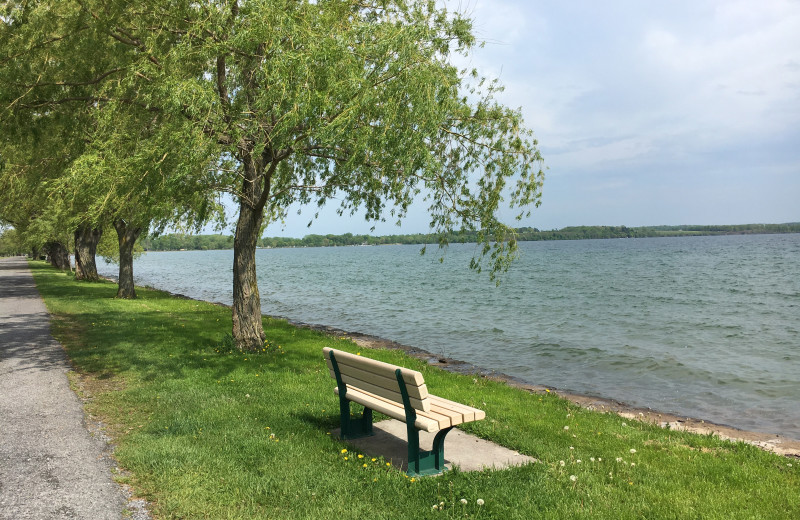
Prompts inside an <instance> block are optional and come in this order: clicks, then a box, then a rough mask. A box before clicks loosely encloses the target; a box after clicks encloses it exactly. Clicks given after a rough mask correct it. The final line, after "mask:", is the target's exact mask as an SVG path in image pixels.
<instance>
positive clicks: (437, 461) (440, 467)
mask: <svg viewBox="0 0 800 520" xmlns="http://www.w3.org/2000/svg"><path fill="white" fill-rule="evenodd" d="M452 429H453V427H452V426H451V427H450V428H445V429H443V430H439V432H438V433H437V434H436V437H434V438H433V449H432V450H431V451H426V450H420V449H419V430H417V429H416V428H415V427H414V425H413V423H412V424H411V425H409V424H406V431H407V432H408V471H406V473H407V474H408V475H410V476H412V477H415V476H425V475H438V474H439V473H441V472H443V471H444V470H445V467H444V438H445V437H446V436H447V434H448V433H450V430H452Z"/></svg>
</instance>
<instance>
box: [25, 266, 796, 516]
mask: <svg viewBox="0 0 800 520" xmlns="http://www.w3.org/2000/svg"><path fill="white" fill-rule="evenodd" d="M31 266H32V269H33V272H34V276H35V278H36V282H37V285H38V287H39V290H40V292H41V293H42V296H43V297H44V299H45V302H46V304H47V307H48V309H49V310H50V312H51V313H53V315H54V321H53V332H54V334H55V335H56V337H57V338H58V339H59V340H60V341H61V342H62V343H63V344H64V345H65V347H66V348H67V351H68V353H69V356H70V359H71V360H72V362H73V364H74V366H75V371H76V373H77V374H76V375H74V376H73V381H74V385H75V387H76V388H77V389H78V391H79V392H81V393H82V394H83V395H84V396H85V397H87V398H89V404H88V409H89V411H90V413H92V414H93V415H95V416H97V417H98V418H101V419H102V421H103V422H104V423H105V425H106V426H107V428H108V431H109V433H110V435H111V436H112V437H113V438H114V440H115V443H116V444H117V449H116V458H117V460H118V461H119V463H120V465H121V466H122V467H123V468H125V469H126V470H127V473H126V474H125V475H124V476H121V477H120V478H121V479H123V480H125V481H127V482H129V483H130V484H131V485H133V486H134V488H135V490H136V492H137V493H138V494H139V495H141V496H143V497H145V498H147V499H148V500H150V501H151V502H152V503H153V504H154V512H155V513H156V516H157V517H158V518H226V519H227V518H231V519H232V518H242V519H252V518H276V519H289V518H297V519H308V518H320V519H323V518H324V519H331V518H339V519H343V520H344V519H351V518H353V519H356V518H358V519H372V518H453V517H463V515H464V513H468V514H469V515H470V518H474V517H475V516H477V515H479V517H480V518H503V519H511V518H526V519H527V518H548V519H559V518H563V519H568V518H569V519H572V518H613V519H619V518H720V519H723V518H724V519H730V518H763V519H780V518H787V519H789V518H798V517H800V467H799V466H800V464H798V463H797V461H793V460H789V459H785V458H782V457H779V456H776V455H773V454H770V453H766V452H763V451H761V450H759V449H757V448H754V447H752V446H749V445H746V444H733V443H729V442H723V441H719V440H717V439H715V438H712V437H705V436H697V435H692V434H687V433H679V432H670V431H668V430H662V429H660V428H657V427H655V426H651V425H646V424H643V423H638V422H633V421H630V420H625V419H622V418H620V417H618V416H616V415H611V414H601V413H596V412H590V411H587V410H583V409H581V408H579V407H577V406H575V405H572V404H570V403H568V402H566V401H564V400H562V399H560V398H558V397H555V396H553V395H532V394H528V393H526V392H524V391H521V390H517V389H513V388H509V387H508V386H506V385H504V384H502V383H497V382H492V381H488V380H485V379H482V378H473V377H468V376H460V375H456V374H451V373H448V372H444V371H441V370H438V369H434V368H429V367H427V366H424V364H422V363H420V362H419V361H417V360H414V359H411V358H409V357H407V356H405V355H404V354H403V353H401V352H398V351H377V350H376V351H369V352H368V353H367V352H364V351H363V349H359V348H357V347H356V345H354V344H353V343H351V342H349V341H347V340H338V339H333V338H330V337H326V336H324V335H322V334H319V333H317V332H313V331H310V330H305V329H297V328H294V327H292V326H290V325H288V324H287V323H285V322H283V321H278V320H271V319H265V320H264V326H265V328H266V331H267V334H268V336H269V344H268V345H267V346H266V347H265V350H264V351H263V352H261V353H259V354H256V355H252V354H241V353H238V352H236V351H234V350H231V349H230V348H229V347H227V346H226V342H225V341H224V337H225V334H226V333H227V332H228V331H229V330H230V328H231V321H230V311H229V310H228V309H226V308H223V307H219V306H214V305H211V304H206V303H202V302H197V301H193V300H186V299H179V298H174V297H171V296H169V295H168V294H166V293H163V292H159V291H153V290H147V289H137V293H138V294H139V299H138V300H134V301H124V300H116V299H114V294H115V292H116V286H115V285H113V284H108V283H97V284H86V283H77V282H75V281H74V280H73V278H72V277H71V276H70V275H67V274H63V273H60V272H56V271H54V270H52V269H50V268H49V267H48V266H46V265H45V264H43V263H38V262H34V263H32V264H31ZM342 305H346V302H342ZM325 346H332V347H336V348H340V349H345V350H349V351H361V352H362V354H366V355H369V356H370V357H373V358H376V359H381V360H384V361H388V362H391V363H396V364H401V365H404V366H408V367H412V368H415V369H417V370H420V371H422V372H423V373H424V375H425V379H426V381H427V382H428V385H429V387H430V388H431V389H432V390H433V391H434V392H435V393H436V394H437V395H441V396H443V397H446V398H450V399H453V400H457V401H461V402H464V403H469V404H473V405H475V406H478V407H480V408H482V409H484V410H486V414H487V419H486V420H484V421H480V422H477V423H472V424H469V425H467V426H465V427H464V430H467V431H469V432H471V433H474V434H477V435H479V436H481V437H484V438H487V439H491V440H493V441H495V442H497V443H499V444H502V445H504V446H507V447H509V448H512V449H515V450H518V451H520V452H522V453H525V454H528V455H531V456H533V457H536V458H537V459H539V460H540V461H541V463H537V464H531V465H528V466H524V467H518V468H512V469H507V470H502V471H488V470H487V471H484V472H477V473H462V472H459V471H457V470H456V471H452V472H448V473H446V474H444V475H442V476H440V477H436V478H423V479H420V480H417V479H414V480H413V481H412V480H411V479H409V478H406V477H405V475H404V474H403V473H401V472H399V471H397V470H395V469H393V468H392V467H391V466H387V464H386V461H383V460H372V459H371V458H369V457H365V458H359V453H357V452H355V453H354V452H351V451H348V452H347V453H342V450H345V449H348V448H347V446H346V445H345V444H342V443H340V442H338V441H337V440H336V439H334V438H332V437H331V436H330V435H328V433H327V432H328V431H329V430H331V429H333V428H335V427H336V426H337V425H338V403H337V400H336V398H335V396H334V394H333V387H334V383H333V381H332V380H331V378H330V376H329V375H328V372H327V369H326V367H325V363H324V360H323V358H322V348H323V347H325ZM461 498H464V499H466V500H467V501H468V504H467V505H466V506H462V505H461V503H460V502H459V500H460V499H461ZM477 499H482V500H483V503H484V505H483V506H482V507H479V506H478V505H477V504H476V501H477ZM440 502H445V506H446V507H445V508H444V510H433V509H432V506H433V505H434V504H438V503H440Z"/></svg>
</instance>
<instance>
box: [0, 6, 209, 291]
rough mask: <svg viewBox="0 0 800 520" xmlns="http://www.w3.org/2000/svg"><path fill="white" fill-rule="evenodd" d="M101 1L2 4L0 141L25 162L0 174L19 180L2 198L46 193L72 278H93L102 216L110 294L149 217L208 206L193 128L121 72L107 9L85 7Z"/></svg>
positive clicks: (120, 52)
mask: <svg viewBox="0 0 800 520" xmlns="http://www.w3.org/2000/svg"><path fill="white" fill-rule="evenodd" d="M103 3H104V2H95V3H94V4H92V5H90V3H84V2H80V1H71V0H64V1H47V0H43V1H40V2H8V3H6V4H5V5H4V9H5V10H4V11H2V12H0V15H1V16H0V22H1V23H0V48H2V52H0V113H2V115H3V117H2V119H0V138H2V140H1V141H0V151H2V150H3V149H6V148H8V149H11V150H25V151H26V152H28V153H29V162H28V163H27V164H24V163H21V164H17V165H16V168H14V169H8V172H9V174H8V175H4V177H3V179H0V180H3V181H4V183H5V181H8V183H9V184H13V185H14V186H17V187H23V188H28V189H27V191H26V190H25V189H15V190H10V191H9V192H8V193H11V194H12V196H11V197H10V198H9V199H10V200H13V197H16V198H17V199H23V200H24V199H30V195H29V193H31V192H33V191H35V193H37V194H38V195H41V197H40V198H43V199H44V200H46V201H47V204H39V207H38V208H37V212H38V213H40V214H45V215H46V216H47V220H48V221H56V222H59V224H60V227H61V228H64V229H68V230H69V234H70V235H71V238H72V239H74V243H75V248H76V255H75V256H76V275H77V276H78V277H79V278H85V279H97V278H98V276H97V271H96V266H95V261H94V256H95V253H96V248H97V244H98V242H99V240H100V238H101V236H102V229H103V226H107V227H112V226H113V229H114V230H116V232H117V237H118V245H119V290H118V292H117V297H120V298H135V296H136V294H135V289H134V284H133V247H134V243H135V242H136V240H137V239H138V237H139V236H140V235H141V234H142V233H144V232H146V231H147V230H148V229H149V228H150V227H151V226H155V227H156V228H158V227H163V226H164V225H166V224H168V223H175V222H181V223H182V224H187V223H188V224H189V225H191V224H197V223H198V222H201V221H203V220H204V219H205V218H206V217H207V216H208V215H209V214H210V212H211V210H213V209H214V207H215V204H214V201H213V193H214V192H213V190H212V189H209V188H208V184H209V178H208V175H207V174H208V171H209V170H208V161H209V158H211V157H213V155H212V154H211V153H209V151H208V150H206V148H205V142H206V141H207V140H205V139H204V141H203V142H200V143H198V142H197V140H196V139H192V137H191V136H192V134H193V133H194V132H196V131H197V128H196V127H192V128H189V129H188V130H186V131H183V130H182V129H180V128H175V125H176V124H178V125H180V124H183V125H184V126H185V125H186V124H187V121H186V120H185V119H184V118H174V117H173V118H171V117H170V115H169V114H168V113H166V112H164V111H163V110H160V109H158V108H152V107H148V106H146V105H145V104H144V103H143V102H140V101H138V100H137V97H138V96H139V92H138V91H137V87H138V85H137V84H136V81H130V80H129V78H127V77H126V75H125V74H126V73H128V72H131V71H133V70H134V67H133V66H134V65H135V63H136V52H134V53H133V55H132V56H129V55H128V54H127V53H126V51H129V50H130V47H129V46H128V45H127V44H124V43H120V42H119V41H117V40H116V39H115V38H112V37H110V35H109V26H108V25H107V23H106V22H107V20H103V19H101V18H99V17H96V16H95V14H94V12H93V11H92V10H91V8H92V7H102V4H103ZM131 73H132V72H131ZM133 77H135V76H133ZM165 136H166V140H167V142H165ZM175 136H179V138H180V140H181V145H182V146H183V147H184V148H186V149H187V150H190V151H188V152H184V153H182V154H181V155H180V157H178V155H177V154H174V153H172V154H171V153H170V152H171V151H172V149H173V147H174V143H173V142H172V141H173V140H174V139H175ZM198 158H199V159H198ZM196 159H197V160H196ZM18 162H19V161H18ZM42 165H45V166H46V167H45V168H43V167H42ZM199 180H201V181H202V183H203V185H202V186H201V187H198V186H197V183H198V182H200V181H199ZM0 202H2V197H0ZM32 216H35V215H32ZM40 221H43V219H41V218H39V219H38V220H37V221H36V222H40Z"/></svg>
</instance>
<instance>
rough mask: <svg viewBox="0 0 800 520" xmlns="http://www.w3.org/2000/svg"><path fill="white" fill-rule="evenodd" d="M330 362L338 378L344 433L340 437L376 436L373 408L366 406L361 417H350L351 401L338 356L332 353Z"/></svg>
mask: <svg viewBox="0 0 800 520" xmlns="http://www.w3.org/2000/svg"><path fill="white" fill-rule="evenodd" d="M330 360H331V365H332V366H333V373H334V375H335V376H336V385H337V387H338V388H339V416H340V422H341V425H342V431H341V432H340V434H339V437H340V438H341V439H343V440H344V439H358V438H360V437H369V436H371V435H375V433H374V432H373V431H372V409H371V408H367V407H366V406H365V407H364V412H363V413H362V414H361V417H358V418H353V417H350V401H349V400H348V399H347V385H345V384H344V381H342V375H341V372H339V363H337V362H336V356H334V355H333V352H331V355H330Z"/></svg>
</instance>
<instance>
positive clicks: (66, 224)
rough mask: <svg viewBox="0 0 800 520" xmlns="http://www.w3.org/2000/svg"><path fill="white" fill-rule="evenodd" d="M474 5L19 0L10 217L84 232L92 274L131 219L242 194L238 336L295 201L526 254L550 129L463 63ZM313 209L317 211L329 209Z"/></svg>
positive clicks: (0, 105) (6, 182)
mask: <svg viewBox="0 0 800 520" xmlns="http://www.w3.org/2000/svg"><path fill="white" fill-rule="evenodd" d="M475 43H476V40H475V37H474V35H473V30H472V22H471V20H469V19H468V18H467V17H465V16H464V15H462V14H460V13H457V12H449V11H447V10H446V8H445V7H443V6H442V4H439V3H435V2H429V1H427V0H425V1H423V0H337V1H333V0H325V1H312V0H247V1H245V0H211V1H201V2H198V1H194V0H175V1H170V2H163V1H159V0H142V1H139V2H116V1H109V0H38V1H35V2H34V1H29V0H10V1H8V2H4V3H3V7H2V11H0V221H2V223H6V224H10V225H13V227H14V229H15V230H16V232H17V233H19V236H20V237H23V239H24V240H25V241H26V243H27V244H28V245H29V247H30V248H31V249H38V248H42V247H44V246H45V245H47V244H53V243H55V244H60V246H61V247H62V248H63V249H67V248H68V246H74V249H75V251H76V255H75V256H76V264H77V268H76V271H77V273H76V274H77V275H78V278H80V279H93V278H95V277H96V269H95V268H94V264H93V258H94V253H95V248H96V246H97V244H98V241H99V240H100V239H101V237H102V236H103V234H104V233H107V232H108V230H109V229H113V231H114V232H116V236H117V240H116V242H117V245H118V248H119V261H120V280H119V291H118V296H119V297H122V298H130V297H135V292H134V290H133V270H132V269H133V261H132V251H133V246H134V244H135V243H136V241H137V239H138V238H139V237H140V236H142V235H143V234H146V233H147V232H148V231H151V230H155V231H159V230H163V228H164V227H166V226H167V225H170V226H183V227H186V228H189V229H191V228H197V227H199V226H200V225H203V224H205V223H206V222H208V221H209V220H211V219H218V220H220V221H221V220H223V219H224V215H222V207H221V205H220V204H219V203H218V200H219V199H218V197H219V196H220V194H222V193H227V194H230V195H232V196H233V198H234V200H235V201H236V206H237V207H236V211H235V215H233V216H232V220H233V221H234V222H235V232H234V238H233V249H234V264H233V309H232V315H233V336H234V338H235V341H236V344H237V346H238V347H239V348H240V349H244V350H255V349H258V348H260V347H261V345H262V344H263V341H264V339H265V336H264V332H263V330H262V325H261V305H260V298H259V290H258V285H257V282H256V269H255V250H256V246H257V242H258V239H259V237H260V236H261V235H262V233H263V231H264V229H265V227H266V226H267V225H268V224H269V223H271V222H275V221H281V220H283V219H285V218H287V216H288V215H287V212H288V208H289V207H290V205H291V204H293V203H300V204H301V205H309V204H310V205H316V206H318V207H320V206H323V205H325V204H326V203H327V202H329V201H335V202H336V203H338V204H339V208H338V211H339V213H340V214H345V213H349V214H351V215H352V214H354V213H355V212H357V211H363V213H364V214H365V216H366V218H367V219H368V220H373V221H378V220H384V219H386V218H392V219H400V218H402V217H403V216H404V215H405V214H406V212H407V211H408V208H409V206H410V204H411V203H412V201H413V200H415V199H418V198H419V199H424V201H426V204H427V209H428V212H429V214H430V217H431V221H430V225H431V228H432V232H433V233H435V234H436V235H437V236H439V237H440V238H439V243H440V244H445V243H446V241H447V235H448V233H450V232H452V230H453V229H455V228H460V229H466V230H475V231H476V232H477V233H478V240H479V241H480V242H482V243H483V244H484V247H483V248H482V253H481V255H479V256H478V257H477V258H475V259H473V262H472V266H473V267H475V268H478V269H480V268H481V267H483V266H487V267H489V268H490V270H491V272H492V273H494V272H496V271H498V270H502V269H503V268H504V267H505V266H507V264H508V262H509V261H510V259H511V257H512V256H513V252H514V246H515V242H514V240H513V230H512V229H510V228H509V227H507V226H506V225H504V224H503V223H501V222H500V221H499V220H498V219H497V213H498V209H499V208H500V206H501V201H503V200H504V199H505V202H504V204H505V205H507V206H510V207H513V208H517V209H518V210H519V216H522V215H527V214H528V213H529V209H530V208H531V207H532V206H534V205H537V204H538V203H539V200H540V195H541V186H542V181H543V173H542V169H541V164H540V163H541V158H540V155H539V151H538V149H537V143H536V141H535V139H534V138H533V135H532V133H531V131H530V130H528V129H527V128H526V127H525V126H524V123H523V121H522V117H521V114H520V111H519V110H511V109H508V108H506V107H504V106H502V105H501V104H499V103H498V102H496V101H495V99H494V96H495V94H496V93H497V92H498V91H499V89H500V86H499V85H498V84H497V83H496V82H493V81H487V80H485V79H484V78H481V77H480V76H479V75H478V74H477V72H475V71H468V70H466V69H459V68H458V67H456V66H455V65H454V64H453V58H454V57H455V56H457V55H466V54H467V53H468V52H469V50H470V48H471V47H472V46H473V45H475ZM313 218H314V217H312V219H311V220H313Z"/></svg>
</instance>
